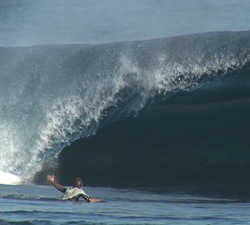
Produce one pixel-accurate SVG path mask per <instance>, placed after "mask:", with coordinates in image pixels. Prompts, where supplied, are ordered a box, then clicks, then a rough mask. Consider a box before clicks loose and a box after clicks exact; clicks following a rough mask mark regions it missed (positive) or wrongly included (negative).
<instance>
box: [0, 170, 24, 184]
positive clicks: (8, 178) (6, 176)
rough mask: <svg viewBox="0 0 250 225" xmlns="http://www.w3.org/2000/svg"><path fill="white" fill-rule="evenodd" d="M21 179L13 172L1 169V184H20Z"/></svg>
mask: <svg viewBox="0 0 250 225" xmlns="http://www.w3.org/2000/svg"><path fill="white" fill-rule="evenodd" d="M20 182H21V179H20V178H19V177H18V176H16V175H14V174H11V173H4V172H2V171H0V184H19V183H20Z"/></svg>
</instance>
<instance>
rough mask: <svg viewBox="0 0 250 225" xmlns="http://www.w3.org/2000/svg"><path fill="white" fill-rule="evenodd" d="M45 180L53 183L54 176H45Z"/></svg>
mask: <svg viewBox="0 0 250 225" xmlns="http://www.w3.org/2000/svg"><path fill="white" fill-rule="evenodd" d="M47 180H48V181H49V182H54V181H55V176H54V175H47Z"/></svg>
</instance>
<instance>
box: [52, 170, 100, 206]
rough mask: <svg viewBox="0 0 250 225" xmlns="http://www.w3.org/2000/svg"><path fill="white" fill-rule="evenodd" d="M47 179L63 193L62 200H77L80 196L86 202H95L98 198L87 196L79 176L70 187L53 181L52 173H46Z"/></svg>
mask: <svg viewBox="0 0 250 225" xmlns="http://www.w3.org/2000/svg"><path fill="white" fill-rule="evenodd" d="M47 179H48V181H49V182H50V183H51V184H53V186H54V187H55V188H56V189H57V190H58V191H60V192H62V193H64V194H63V196H62V200H71V201H79V199H80V198H83V199H84V200H85V201H87V202H97V201H99V200H97V199H94V198H92V197H90V196H88V195H87V194H86V193H85V192H84V190H83V189H82V187H83V180H82V179H81V178H79V177H78V178H76V183H75V185H74V186H73V187H72V188H69V189H68V188H65V187H63V186H62V185H60V184H58V183H57V182H56V181H55V177H54V175H47Z"/></svg>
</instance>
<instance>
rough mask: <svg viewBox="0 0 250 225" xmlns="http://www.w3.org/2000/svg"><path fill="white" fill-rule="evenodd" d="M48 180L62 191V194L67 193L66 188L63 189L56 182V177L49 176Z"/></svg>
mask: <svg viewBox="0 0 250 225" xmlns="http://www.w3.org/2000/svg"><path fill="white" fill-rule="evenodd" d="M47 180H48V181H49V182H50V183H51V184H53V186H54V187H55V188H56V189H57V190H58V191H61V192H62V193H65V192H66V191H67V189H66V188H65V187H63V186H62V185H60V184H58V183H56V181H55V176H54V175H47Z"/></svg>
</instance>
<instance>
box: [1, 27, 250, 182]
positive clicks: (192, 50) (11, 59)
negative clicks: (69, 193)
mask: <svg viewBox="0 0 250 225" xmlns="http://www.w3.org/2000/svg"><path fill="white" fill-rule="evenodd" d="M0 62H1V63H0V69H1V70H0V71H1V72H0V85H1V88H0V94H1V95H0V112H1V113H0V128H1V135H0V149H1V151H0V171H2V172H5V173H12V174H14V175H17V176H18V177H21V178H22V179H27V178H29V177H30V176H32V175H34V173H35V172H37V171H39V170H40V169H41V168H42V165H43V164H44V163H46V162H47V161H50V160H51V159H53V158H54V157H57V156H58V154H59V153H60V152H61V151H62V149H63V148H65V147H67V146H69V145H71V144H72V143H73V142H74V141H76V140H78V139H80V138H83V141H84V143H85V142H86V143H87V144H83V145H80V147H79V146H78V147H79V148H80V149H81V150H80V151H81V152H84V153H85V154H87V156H88V154H89V155H91V158H92V157H94V158H95V160H97V162H99V163H101V164H103V167H107V165H111V164H112V165H113V166H114V165H115V164H113V162H114V160H121V159H120V158H119V159H118V158H116V157H115V155H116V154H114V151H116V150H115V147H116V148H117V147H119V148H120V149H123V152H121V151H118V152H119V154H120V155H123V156H124V162H123V164H127V163H125V161H126V159H129V160H130V161H131V168H133V165H134V166H135V165H136V164H137V163H138V162H141V163H142V164H141V165H140V166H141V167H142V168H143V169H142V171H141V172H140V174H143V170H145V168H146V167H147V166H148V165H149V164H148V161H149V162H150V161H152V160H150V157H152V154H151V153H153V152H156V153H157V155H158V156H160V158H162V162H163V164H161V163H158V161H157V163H156V165H155V167H160V165H161V166H162V165H165V164H166V162H168V163H169V161H164V157H172V156H171V154H172V155H173V154H174V153H173V152H179V153H178V154H182V155H184V156H186V159H187V160H186V161H185V163H186V162H188V158H189V157H188V156H189V155H191V156H194V155H195V154H194V152H196V151H203V152H206V155H207V154H210V153H208V152H209V151H210V150H209V149H206V150H204V146H206V145H207V144H208V143H207V141H208V140H207V139H204V137H203V136H201V135H200V136H199V135H198V134H199V133H201V132H200V131H201V130H202V129H206V128H204V126H201V127H198V128H197V124H196V123H195V118H197V120H198V121H199V122H201V121H202V120H201V119H199V117H202V115H204V114H202V113H205V112H208V113H209V114H210V115H211V117H210V119H211V120H210V122H208V120H209V118H206V121H203V122H202V123H204V125H205V127H208V125H209V124H211V123H213V122H211V121H214V118H220V119H221V120H219V121H217V122H218V123H219V122H221V121H224V123H226V122H225V121H228V120H230V118H227V116H228V115H227V116H225V117H220V116H219V115H220V114H218V113H220V112H221V111H220V110H219V109H221V107H222V108H223V105H225V104H226V102H230V104H229V105H232V104H233V103H232V101H234V107H238V108H240V107H242V104H240V103H241V102H242V101H243V102H244V104H243V105H244V106H246V107H247V106H248V104H247V103H246V101H248V99H249V96H250V92H249V90H248V89H249V77H248V76H249V65H250V32H249V31H244V32H212V33H202V34H193V35H185V36H178V37H171V38H162V39H154V40H145V41H130V42H120V43H108V44H101V45H84V44H74V45H41V46H31V47H1V48H0ZM235 101H236V102H237V103H235ZM219 102H220V104H219ZM205 103H206V104H205ZM204 104H205V105H206V106H204V107H203V106H202V105H204ZM207 104H209V105H210V107H208V106H207ZM176 105H179V107H177V106H176ZM194 105H195V106H194ZM226 105H227V104H226ZM191 106H194V107H191ZM157 107H162V108H161V110H160V111H161V112H164V113H161V114H159V113H158V114H157V113H156V114H155V112H158V110H159V108H157ZM225 107H229V106H228V105H227V106H225ZM234 107H232V108H230V109H232V110H233V109H235V108H234ZM163 108H164V110H163ZM191 108H192V110H191ZM212 108H213V110H211V109H212ZM216 109H218V110H217V111H216ZM150 110H151V111H150ZM244 110H245V108H244ZM215 111H216V112H215ZM149 112H154V113H153V114H151V113H149ZM182 112H185V113H182ZM223 112H224V111H223ZM145 113H146V114H145ZM147 113H148V114H147ZM211 113H215V115H214V117H212V114H211ZM145 115H148V117H146V118H147V119H146V120H145V121H149V120H150V121H151V123H152V124H155V123H158V125H159V126H160V125H161V124H164V125H165V127H160V129H159V130H158V131H159V132H156V133H157V135H158V137H157V138H159V137H163V139H161V140H158V139H157V138H156V139H157V142H152V143H154V144H152V146H147V148H146V146H145V145H144V144H143V142H144V141H145V137H146V139H148V138H149V137H152V132H151V133H150V134H148V135H146V134H142V131H143V130H145V129H146V130H147V129H148V130H149V131H150V130H151V128H150V127H145V126H144V124H145V123H144V122H145V121H144V122H143V123H139V124H136V126H137V127H138V128H139V130H138V129H134V128H133V127H129V128H128V127H127V128H126V127H124V126H125V125H122V124H123V121H124V120H123V118H125V117H131V116H132V117H133V116H137V119H138V120H140V118H145ZM152 115H157V116H152ZM160 115H161V116H160ZM178 115H179V117H178ZM238 116H239V115H238ZM166 117H167V118H168V119H167V120H165V121H168V122H166V123H167V124H166V123H164V122H163V121H164V120H163V118H166ZM157 118H161V119H162V120H160V121H159V120H158V119H157ZM176 118H177V121H178V123H176V124H171V121H175V119H176ZM225 118H226V119H225ZM233 119H235V117H233ZM134 120H135V119H131V121H134ZM142 120H143V119H141V120H140V121H142ZM118 121H121V122H120V123H121V124H119V122H118ZM125 121H126V124H130V123H132V122H131V121H130V120H128V121H127V120H125ZM157 121H158V122H157ZM187 121H192V123H191V122H190V123H188V122H187ZM114 122H117V123H115V124H119V125H118V128H117V129H116V130H118V131H119V130H123V131H124V130H126V132H125V133H123V134H122V135H123V137H124V139H119V140H120V142H119V143H118V142H116V141H115V140H113V139H112V138H111V139H108V137H106V136H104V137H105V138H104V139H102V138H103V137H102V136H100V137H101V138H100V139H98V137H99V136H98V135H94V134H96V132H97V131H98V130H100V129H101V128H103V129H101V130H104V133H107V135H108V134H109V135H111V134H112V135H113V134H114V133H112V132H111V133H110V131H109V129H111V130H112V129H113V128H110V126H111V125H112V124H113V123H114ZM230 122H232V123H234V122H233V121H230ZM247 123H249V121H245V124H247ZM152 124H151V125H152ZM222 124H223V123H222ZM224 125H225V124H224ZM152 126H153V125H152ZM192 126H193V127H196V128H195V129H190V128H191V127H192ZM188 127H189V128H188ZM163 128H164V130H162V129H163ZM216 129H217V128H216ZM225 129H233V127H231V128H230V127H226V126H225V128H224V129H222V130H221V132H222V133H223V132H225ZM133 130H136V131H137V132H136V133H134V131H133ZM152 130H153V131H155V130H154V129H152ZM152 130H151V131H152ZM118 131H117V132H118ZM177 131H178V132H177ZM100 132H101V131H100ZM117 132H115V133H117ZM185 132H186V133H185ZM211 132H212V131H211V130H210V134H211ZM118 133H119V132H118ZM171 133H172V134H173V133H174V134H175V135H177V136H178V135H180V136H181V134H184V135H183V136H181V137H184V136H185V134H190V133H191V135H192V136H195V135H197V136H196V139H199V140H200V142H199V143H201V142H202V140H203V141H204V142H206V144H205V145H202V144H201V145H200V147H197V148H193V149H196V150H193V151H194V152H193V153H192V154H190V152H189V153H188V154H183V151H181V152H180V151H178V149H179V148H180V147H181V146H174V145H171V140H172V141H173V142H174V141H177V140H178V138H176V136H171ZM215 133H216V132H215ZM125 134H128V136H125ZM129 134H130V135H129ZM132 134H133V135H132ZM217 134H218V133H217ZM92 135H94V136H93V138H92V139H91V138H86V137H88V136H92ZM100 135H102V134H100ZM112 135H111V136H112ZM204 135H205V134H204ZM244 135H245V134H244ZM244 135H243V136H244ZM135 136H136V138H135ZM109 137H110V136H109ZM114 137H115V138H117V136H114ZM143 137H144V138H143ZM170 137H171V138H170ZM95 138H96V141H97V142H98V141H100V140H109V142H107V141H106V142H107V143H108V144H107V143H106V142H100V143H101V144H100V145H95V142H94V141H93V143H92V144H89V143H91V141H89V140H95ZM134 139H137V141H135V140H134ZM164 139H165V140H166V141H165V143H164V144H163V142H162V141H163V140H164ZM125 140H126V141H125ZM139 140H140V141H139ZM179 141H180V142H182V141H183V140H181V139H179ZM212 141H214V143H215V145H216V143H219V144H218V146H221V143H222V142H220V141H218V140H217V141H218V142H216V140H215V139H213V138H212ZM223 141H225V140H224V139H223ZM158 142H161V143H159V145H161V146H162V147H161V148H158V149H161V150H159V151H155V149H156V148H157V145H156V143H158ZM105 143H106V144H107V145H108V146H109V145H110V144H111V145H112V143H113V144H114V146H112V147H110V148H108V147H107V148H104V147H103V146H104V144H105ZM115 143H116V145H115ZM121 143H122V144H121ZM126 143H127V144H126ZM134 143H135V144H134ZM172 144H173V143H172ZM187 144H189V147H190V149H192V148H191V146H192V143H186V142H185V145H187ZM76 145H77V144H75V146H76ZM155 145H156V146H155ZM164 145H165V149H164V148H163V146H164ZM72 146H74V145H72ZM126 146H127V147H126ZM142 146H144V147H145V149H147V150H145V149H144V150H143V149H142ZM171 146H172V147H171ZM83 147H84V148H83ZM182 147H183V146H182ZM182 147H181V148H182ZM193 147H194V146H193ZM97 148H98V151H97ZM235 148H237V145H236V146H235ZM69 149H70V147H69ZM110 149H112V151H109V150H110ZM169 149H171V151H170V150H169ZM78 151H79V149H78ZM105 151H107V152H106V153H105ZM144 151H145V153H144ZM73 152H74V151H73V150H72V153H70V155H69V156H70V158H71V159H73V158H74V153H73ZM91 152H92V153H91ZM111 152H113V153H112V154H111ZM146 152H148V153H150V152H151V153H150V154H146ZM166 152H172V153H171V154H170V155H165V153H166ZM211 152H213V153H211V154H216V153H214V151H212V150H211ZM93 154H95V155H93ZM105 155H109V156H110V158H109V159H106V161H105V160H104V161H105V162H107V164H105V162H104V161H103V160H102V158H103V156H105ZM132 155H133V156H134V155H136V156H138V157H139V158H136V157H132ZM144 155H147V157H146V156H145V157H144ZM164 155H165V156H164ZM224 155H226V153H225V154H224ZM129 156H131V157H132V158H133V160H134V164H133V162H132V161H133V160H132V159H131V157H129ZM220 156H221V154H220ZM84 157H86V155H84ZM126 157H127V158H126ZM181 158H185V157H181ZM191 158H192V159H193V157H191ZM216 158H218V157H216ZM74 159H75V158H74ZM82 160H83V162H84V163H85V164H87V165H88V166H89V167H87V168H88V169H90V168H92V169H93V168H94V167H95V166H96V164H95V165H94V163H92V160H88V163H87V162H85V161H86V159H85V158H84V159H82ZM64 161H65V160H64V159H62V164H63V162H64ZM170 161H171V163H172V164H173V165H174V166H171V171H173V168H176V169H177V170H180V168H179V166H177V165H179V164H180V161H176V162H174V160H170ZM67 163H68V164H67ZM67 163H66V165H69V164H70V161H68V162H67ZM79 163H81V162H79ZM91 163H92V164H91ZM63 165H64V164H63ZM157 165H158V166H157ZM79 168H80V167H79ZM87 168H85V169H87ZM107 168H110V167H107ZM121 168H122V167H121ZM135 168H136V166H135ZM135 168H134V169H135ZM165 169H167V168H165ZM110 170H111V169H110ZM126 170H127V167H124V170H122V171H123V173H125V172H124V171H126ZM131 170H132V169H131ZM62 171H63V170H62ZM152 171H154V169H152ZM161 171H163V172H162V174H161V175H162V176H164V175H166V174H165V173H164V171H165V170H164V169H163V167H162V170H161ZM176 173H177V172H176ZM68 174H69V176H71V177H72V175H73V173H70V172H68ZM128 174H129V173H128ZM128 174H127V176H128ZM81 175H82V174H81ZM84 175H85V176H86V174H85V173H84ZM95 175H96V174H95ZM64 176H65V177H67V176H66V175H65V174H64ZM69 176H68V177H69ZM117 176H121V173H120V174H119V175H117ZM124 176H125V177H126V173H125V174H124ZM129 176H130V177H129V178H127V179H128V180H127V183H130V182H129V181H130V180H131V174H130V175H129ZM147 176H148V175H145V177H147ZM108 177H109V176H108V175H106V178H105V175H104V177H103V176H102V179H103V180H105V179H106V180H109V179H108ZM141 177H142V178H141V179H143V177H144V176H142V175H141ZM111 178H114V177H111ZM111 178H110V179H111ZM68 179H69V178H68ZM136 179H137V180H138V177H136ZM66 180H67V179H65V181H66ZM100 182H101V181H100ZM144 182H145V180H144ZM144 182H141V183H144ZM97 183H98V182H97Z"/></svg>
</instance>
